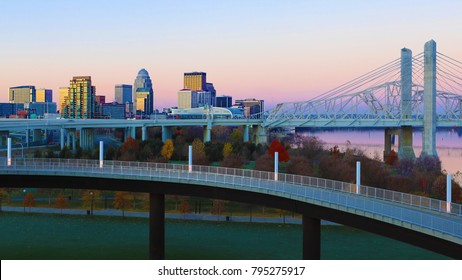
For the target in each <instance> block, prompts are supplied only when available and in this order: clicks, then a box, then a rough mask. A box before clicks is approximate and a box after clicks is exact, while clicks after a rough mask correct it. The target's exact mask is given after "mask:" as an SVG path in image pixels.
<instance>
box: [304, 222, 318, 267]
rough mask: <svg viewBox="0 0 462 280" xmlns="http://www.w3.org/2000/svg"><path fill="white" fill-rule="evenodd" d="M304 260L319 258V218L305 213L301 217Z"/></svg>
mask: <svg viewBox="0 0 462 280" xmlns="http://www.w3.org/2000/svg"><path fill="white" fill-rule="evenodd" d="M302 228H303V246H302V248H303V249H302V250H303V252H302V255H303V259H304V260H320V259H321V220H320V219H316V218H313V217H310V216H307V215H303V217H302Z"/></svg>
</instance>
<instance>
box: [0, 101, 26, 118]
mask: <svg viewBox="0 0 462 280" xmlns="http://www.w3.org/2000/svg"><path fill="white" fill-rule="evenodd" d="M22 110H24V104H22V103H0V118H9V117H10V116H16V115H17V114H18V111H22Z"/></svg>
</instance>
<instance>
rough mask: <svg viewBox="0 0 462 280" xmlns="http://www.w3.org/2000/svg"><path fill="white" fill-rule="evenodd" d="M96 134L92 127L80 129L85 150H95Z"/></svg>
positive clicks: (81, 142)
mask: <svg viewBox="0 0 462 280" xmlns="http://www.w3.org/2000/svg"><path fill="white" fill-rule="evenodd" d="M94 136H95V134H94V131H93V129H91V128H82V129H81V130H80V147H81V148H82V149H83V150H86V149H90V150H93V148H94V146H93V144H94V141H95V137H94Z"/></svg>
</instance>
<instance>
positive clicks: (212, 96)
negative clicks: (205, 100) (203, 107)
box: [205, 83, 217, 106]
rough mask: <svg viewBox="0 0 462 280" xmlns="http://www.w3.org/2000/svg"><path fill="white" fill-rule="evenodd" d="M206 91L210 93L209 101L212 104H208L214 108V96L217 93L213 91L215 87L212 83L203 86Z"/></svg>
mask: <svg viewBox="0 0 462 280" xmlns="http://www.w3.org/2000/svg"><path fill="white" fill-rule="evenodd" d="M205 87H206V89H207V90H206V91H208V92H210V100H211V102H212V103H210V106H216V100H215V98H216V96H217V91H216V90H215V87H214V86H213V83H206V84H205Z"/></svg>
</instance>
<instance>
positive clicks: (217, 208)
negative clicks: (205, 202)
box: [210, 199, 225, 219]
mask: <svg viewBox="0 0 462 280" xmlns="http://www.w3.org/2000/svg"><path fill="white" fill-rule="evenodd" d="M224 210H225V201H224V200H219V199H213V200H212V209H211V210H210V212H211V213H212V214H213V215H217V219H218V218H219V217H220V216H221V213H222V212H223V211H224Z"/></svg>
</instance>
